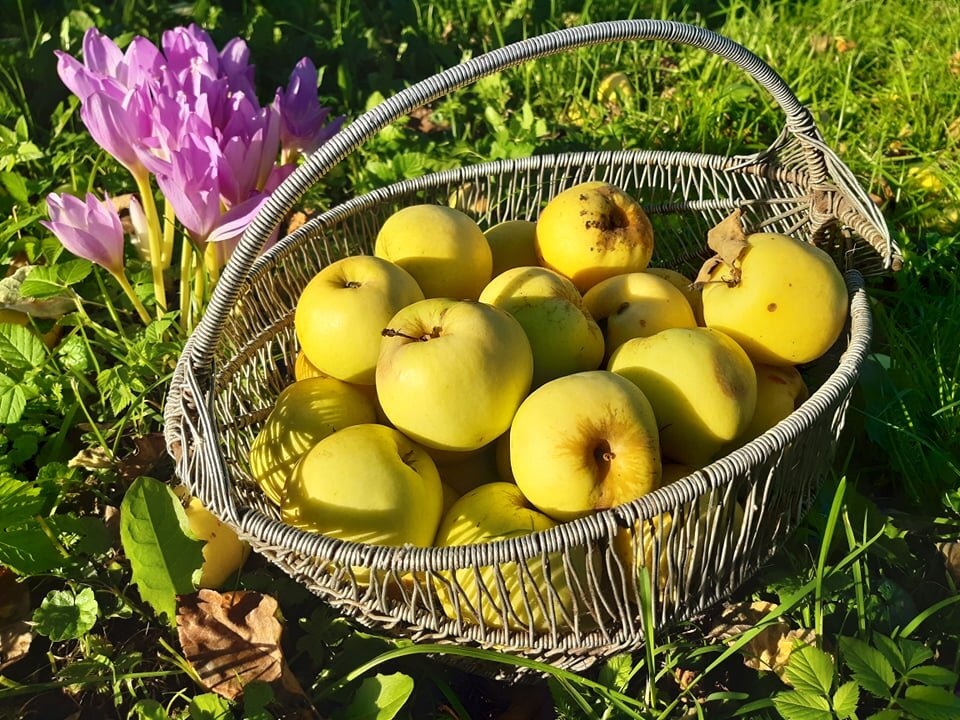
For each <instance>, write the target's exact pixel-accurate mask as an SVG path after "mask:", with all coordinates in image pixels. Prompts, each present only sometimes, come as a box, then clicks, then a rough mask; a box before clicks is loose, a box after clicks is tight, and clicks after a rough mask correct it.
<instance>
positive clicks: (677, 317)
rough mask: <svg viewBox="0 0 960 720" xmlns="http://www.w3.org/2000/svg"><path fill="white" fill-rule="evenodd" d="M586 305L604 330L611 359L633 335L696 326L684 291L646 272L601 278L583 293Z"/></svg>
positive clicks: (644, 334)
mask: <svg viewBox="0 0 960 720" xmlns="http://www.w3.org/2000/svg"><path fill="white" fill-rule="evenodd" d="M583 304H584V305H586V306H587V310H589V311H590V314H591V315H593V317H594V318H595V319H596V321H597V323H598V324H599V325H600V327H601V328H602V329H603V335H604V338H605V341H606V342H605V347H606V356H607V357H608V358H609V357H610V356H611V355H612V354H613V351H614V350H616V349H617V348H618V347H620V346H621V345H623V343H625V342H626V341H627V340H630V339H631V338H635V337H650V336H651V335H656V334H657V333H658V332H660V331H661V330H666V329H667V328H672V327H696V326H697V320H696V318H695V317H694V316H693V309H692V308H691V307H690V303H688V302H687V299H686V298H685V297H684V296H683V293H682V292H680V291H679V290H677V288H675V287H674V286H673V284H671V283H670V282H669V281H667V280H665V279H663V278H662V277H658V276H656V275H653V274H650V273H646V272H637V273H627V274H625V275H617V276H615V277H612V278H607V279H606V280H602V281H601V282H599V283H597V284H596V285H594V286H593V287H592V288H590V290H588V291H587V293H586V295H584V296H583Z"/></svg>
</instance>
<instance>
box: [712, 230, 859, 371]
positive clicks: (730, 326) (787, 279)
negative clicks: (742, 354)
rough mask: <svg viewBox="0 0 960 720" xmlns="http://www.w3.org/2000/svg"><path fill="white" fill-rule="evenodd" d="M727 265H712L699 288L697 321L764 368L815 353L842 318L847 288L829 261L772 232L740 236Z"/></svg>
mask: <svg viewBox="0 0 960 720" xmlns="http://www.w3.org/2000/svg"><path fill="white" fill-rule="evenodd" d="M745 242H746V244H747V247H746V248H745V249H744V250H743V251H742V253H741V254H740V256H739V258H738V259H737V261H736V262H735V263H734V265H733V266H731V265H728V264H727V263H725V262H720V263H719V264H718V265H717V266H716V267H715V268H713V270H712V271H711V272H710V274H709V282H707V283H706V284H705V285H704V287H703V319H704V321H705V322H706V324H707V327H711V328H714V329H716V330H720V331H722V332H724V333H726V334H727V335H729V336H730V337H731V338H733V339H734V340H735V341H736V342H737V343H739V344H740V345H741V346H742V347H743V349H744V350H746V351H747V355H749V356H750V359H751V360H753V361H754V362H757V363H763V364H765V365H778V366H787V365H801V364H803V363H808V362H812V361H813V360H816V359H817V358H818V357H820V356H821V355H823V354H824V353H825V352H826V351H827V350H829V349H830V346H831V345H833V343H834V342H835V341H836V340H837V338H838V337H839V336H840V333H841V331H842V330H843V325H844V322H845V321H846V319H847V304H848V298H847V288H846V284H845V282H844V279H843V275H842V274H841V273H840V271H839V270H838V269H837V266H836V264H835V263H834V262H833V259H832V258H831V257H830V256H829V255H828V254H827V253H826V252H824V251H823V250H821V249H820V248H818V247H815V246H814V245H811V244H810V243H806V242H802V241H800V240H796V239H794V238H792V237H789V236H787V235H778V234H776V233H754V234H752V235H748V236H746V241H745Z"/></svg>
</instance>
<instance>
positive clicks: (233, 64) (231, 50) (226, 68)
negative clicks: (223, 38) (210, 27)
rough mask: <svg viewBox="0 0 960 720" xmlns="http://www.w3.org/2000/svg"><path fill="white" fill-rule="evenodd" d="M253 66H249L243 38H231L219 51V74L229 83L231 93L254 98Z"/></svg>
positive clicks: (247, 51) (248, 56) (246, 48)
mask: <svg viewBox="0 0 960 720" xmlns="http://www.w3.org/2000/svg"><path fill="white" fill-rule="evenodd" d="M253 71H254V66H253V65H251V64H250V48H249V47H247V43H246V42H244V40H243V38H238V37H236V38H233V39H232V40H231V41H230V42H228V43H227V44H226V45H224V46H223V50H221V51H220V72H221V73H222V74H223V75H225V76H226V78H227V80H228V81H229V82H230V92H231V93H243V94H245V95H248V96H250V97H256V95H257V91H256V89H255V88H254V85H253Z"/></svg>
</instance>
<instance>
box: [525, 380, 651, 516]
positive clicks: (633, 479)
mask: <svg viewBox="0 0 960 720" xmlns="http://www.w3.org/2000/svg"><path fill="white" fill-rule="evenodd" d="M510 467H511V469H512V470H513V476H514V478H515V479H516V482H517V486H518V487H519V488H520V490H521V491H523V494H524V495H526V496H527V497H528V498H529V499H530V502H532V503H533V505H534V506H535V507H537V508H538V509H539V510H540V511H541V512H544V513H546V514H547V515H549V516H550V517H552V518H553V519H554V520H560V521H566V520H572V519H574V518H578V517H582V516H584V515H588V514H589V513H592V512H594V511H596V510H604V509H606V508H610V507H614V506H615V505H620V504H622V503H625V502H628V501H630V500H634V499H636V498H638V497H640V496H641V495H644V494H646V493H648V492H650V491H651V490H655V489H656V488H658V487H659V486H660V449H659V442H658V439H657V421H656V419H655V417H654V414H653V410H652V409H651V408H650V403H649V402H647V399H646V398H645V397H644V395H643V393H642V392H640V391H639V390H638V389H637V387H636V386H635V385H633V384H632V383H630V382H629V381H627V380H625V379H624V378H622V377H620V376H618V375H615V374H614V373H611V372H607V371H606V370H592V371H589V372H582V373H577V374H575V375H567V376H566V377H562V378H557V379H556V380H553V381H551V382H548V383H547V384H546V385H543V386H542V387H540V388H538V389H537V390H534V391H533V392H532V393H530V396H529V397H528V398H527V399H526V400H524V401H523V404H522V405H521V406H520V409H519V410H517V415H516V417H515V418H514V420H513V425H512V426H511V427H510Z"/></svg>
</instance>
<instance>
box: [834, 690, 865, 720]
mask: <svg viewBox="0 0 960 720" xmlns="http://www.w3.org/2000/svg"><path fill="white" fill-rule="evenodd" d="M859 702H860V686H859V685H857V683H856V681H855V680H851V681H850V682H845V683H844V684H843V685H841V686H840V687H838V688H837V691H836V692H835V693H834V694H833V711H834V712H835V713H836V714H837V717H839V718H840V720H844V719H845V718H850V717H853V716H854V715H855V713H856V712H857V704H858V703H859Z"/></svg>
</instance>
